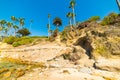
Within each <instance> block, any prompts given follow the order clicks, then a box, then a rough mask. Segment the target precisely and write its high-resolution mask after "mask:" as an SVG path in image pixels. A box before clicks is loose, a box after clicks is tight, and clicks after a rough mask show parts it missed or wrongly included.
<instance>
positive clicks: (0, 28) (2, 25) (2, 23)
mask: <svg viewBox="0 0 120 80" xmlns="http://www.w3.org/2000/svg"><path fill="white" fill-rule="evenodd" d="M5 24H6V21H5V20H1V21H0V31H1V32H2V33H4V27H5ZM2 33H1V36H3V35H2Z"/></svg>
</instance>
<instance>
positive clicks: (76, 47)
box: [0, 17, 120, 80]
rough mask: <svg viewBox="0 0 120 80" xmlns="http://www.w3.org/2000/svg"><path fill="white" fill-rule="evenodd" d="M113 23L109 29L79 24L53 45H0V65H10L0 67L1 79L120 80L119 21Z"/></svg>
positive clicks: (95, 24)
mask: <svg viewBox="0 0 120 80" xmlns="http://www.w3.org/2000/svg"><path fill="white" fill-rule="evenodd" d="M115 20H116V21H115V22H114V23H111V22H110V24H109V25H108V24H107V25H103V24H102V25H101V24H100V23H98V22H94V21H86V22H83V23H80V24H78V25H77V27H76V28H74V27H71V28H72V29H65V30H64V31H63V32H61V33H60V34H58V35H57V36H56V37H52V38H54V39H53V40H55V41H53V42H50V41H48V40H47V41H46V40H43V41H39V40H37V43H35V44H30V45H21V46H18V47H13V46H12V45H9V44H6V43H0V59H1V64H4V63H3V62H4V61H8V62H9V64H5V65H7V67H5V66H1V65H0V74H1V76H0V79H1V80H2V79H3V80H13V79H17V80H120V76H119V75H120V72H119V71H120V63H119V62H120V25H119V17H118V18H115ZM11 63H12V65H11ZM13 63H14V64H13ZM21 64H22V66H24V68H23V67H21ZM16 66H18V67H17V68H16ZM36 66H37V67H36ZM11 68H12V69H11ZM16 75H17V77H16Z"/></svg>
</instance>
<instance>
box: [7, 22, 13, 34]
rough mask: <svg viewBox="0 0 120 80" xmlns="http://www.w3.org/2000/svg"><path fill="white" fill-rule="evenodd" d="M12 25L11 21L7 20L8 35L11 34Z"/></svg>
mask: <svg viewBox="0 0 120 80" xmlns="http://www.w3.org/2000/svg"><path fill="white" fill-rule="evenodd" d="M12 26H13V23H11V22H7V27H8V29H9V30H10V35H11V34H12Z"/></svg>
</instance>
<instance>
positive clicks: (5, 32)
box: [3, 27, 9, 36]
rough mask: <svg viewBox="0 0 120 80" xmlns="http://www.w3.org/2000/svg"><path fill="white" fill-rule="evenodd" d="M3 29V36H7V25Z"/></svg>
mask: <svg viewBox="0 0 120 80" xmlns="http://www.w3.org/2000/svg"><path fill="white" fill-rule="evenodd" d="M3 30H4V36H7V33H8V30H9V29H8V28H7V27H4V28H3Z"/></svg>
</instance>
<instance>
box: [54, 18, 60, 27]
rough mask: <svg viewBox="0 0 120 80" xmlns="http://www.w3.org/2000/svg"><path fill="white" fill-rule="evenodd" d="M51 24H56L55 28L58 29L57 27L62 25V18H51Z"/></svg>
mask: <svg viewBox="0 0 120 80" xmlns="http://www.w3.org/2000/svg"><path fill="white" fill-rule="evenodd" d="M53 25H54V26H56V28H57V29H58V27H59V26H61V25H62V20H61V19H60V18H59V17H56V18H55V19H54V20H53Z"/></svg>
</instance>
